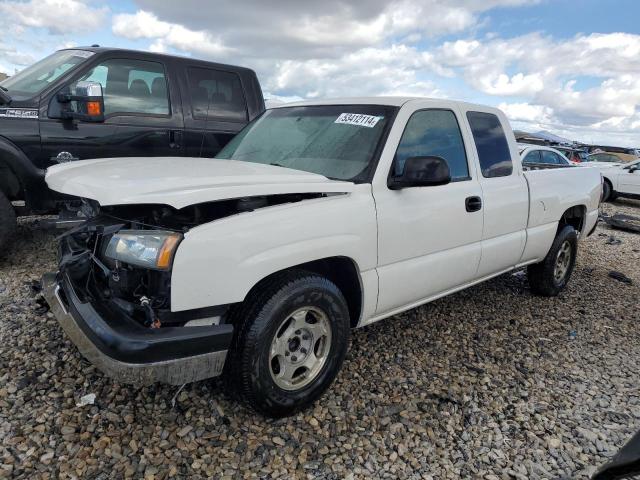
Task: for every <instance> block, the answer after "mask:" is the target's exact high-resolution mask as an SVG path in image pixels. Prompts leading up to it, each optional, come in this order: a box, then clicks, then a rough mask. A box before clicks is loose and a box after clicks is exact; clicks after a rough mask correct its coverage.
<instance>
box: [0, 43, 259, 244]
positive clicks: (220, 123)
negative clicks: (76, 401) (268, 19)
mask: <svg viewBox="0 0 640 480" xmlns="http://www.w3.org/2000/svg"><path fill="white" fill-rule="evenodd" d="M264 108H265V107H264V100H263V97H262V92H261V89H260V84H259V83H258V79H257V77H256V74H255V73H254V72H253V71H252V70H249V69H248V68H243V67H234V66H231V65H221V64H217V63H211V62H203V61H199V60H194V59H192V58H181V57H174V56H169V55H161V54H156V53H146V52H137V51H131V50H120V49H114V48H99V47H89V48H84V47H83V48H73V49H66V50H60V51H57V52H55V53H53V54H52V55H50V56H48V57H47V58H45V59H43V60H41V61H39V62H37V63H35V64H34V65H32V66H30V67H29V68H26V69H25V70H23V71H21V72H19V73H17V74H16V75H14V76H12V77H9V78H7V79H6V80H3V81H2V82H0V132H2V136H0V248H2V246H3V244H5V243H7V242H8V240H9V239H10V238H11V236H12V234H13V232H14V230H15V228H16V216H20V215H31V214H44V213H55V212H57V211H58V210H59V209H60V207H61V206H62V205H63V204H64V203H66V200H67V199H65V198H64V197H63V196H60V195H57V194H54V193H53V192H52V191H51V190H49V189H48V188H47V186H46V184H45V182H44V174H45V170H46V168H47V167H49V166H51V165H54V164H56V163H62V162H69V161H75V160H80V159H89V158H96V157H100V158H108V157H122V156H126V157H148V156H158V155H164V156H171V157H186V156H189V157H213V156H214V155H215V154H216V153H218V151H219V150H220V149H221V148H222V147H224V146H225V145H226V144H227V142H228V141H229V140H231V139H232V138H233V137H234V136H235V134H236V133H237V132H239V131H240V130H241V129H242V128H243V127H244V126H245V125H246V124H247V123H248V122H249V121H251V120H252V119H253V118H255V117H256V116H258V115H260V114H261V113H262V112H263V111H264ZM176 161H177V160H176Z"/></svg>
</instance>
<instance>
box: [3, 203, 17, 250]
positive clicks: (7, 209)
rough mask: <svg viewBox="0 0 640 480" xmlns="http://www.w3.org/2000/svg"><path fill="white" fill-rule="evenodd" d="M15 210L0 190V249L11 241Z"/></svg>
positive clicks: (14, 229)
mask: <svg viewBox="0 0 640 480" xmlns="http://www.w3.org/2000/svg"><path fill="white" fill-rule="evenodd" d="M16 228H17V223H16V212H15V210H14V209H13V205H11V202H10V201H9V199H8V198H7V197H6V196H5V194H4V193H2V192H0V251H4V249H5V247H6V246H7V245H8V244H9V242H11V240H12V239H13V237H14V235H15V233H16Z"/></svg>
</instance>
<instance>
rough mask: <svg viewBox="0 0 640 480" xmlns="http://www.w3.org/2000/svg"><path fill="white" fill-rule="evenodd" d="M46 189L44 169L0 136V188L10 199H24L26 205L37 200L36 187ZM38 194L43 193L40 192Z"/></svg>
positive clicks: (32, 203) (35, 202)
mask: <svg viewBox="0 0 640 480" xmlns="http://www.w3.org/2000/svg"><path fill="white" fill-rule="evenodd" d="M39 188H40V189H46V184H45V183H44V170H41V169H39V168H37V167H36V166H35V165H34V164H33V163H32V162H31V160H30V159H29V158H28V157H27V156H26V155H25V153H24V152H23V151H22V150H21V149H20V148H18V147H17V146H16V145H15V144H14V143H13V142H11V141H10V140H9V139H7V138H6V137H2V136H0V190H2V192H3V193H4V194H5V195H7V197H8V198H9V199H10V200H24V201H25V202H26V204H27V207H29V206H31V205H36V204H38V203H40V202H38V201H37V200H38V193H37V191H38V189H39ZM40 196H41V197H43V196H46V195H43V193H42V192H41V193H40Z"/></svg>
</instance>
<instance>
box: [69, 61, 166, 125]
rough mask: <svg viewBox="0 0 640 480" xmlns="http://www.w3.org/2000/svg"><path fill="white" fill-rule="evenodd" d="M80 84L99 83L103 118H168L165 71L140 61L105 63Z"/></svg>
mask: <svg viewBox="0 0 640 480" xmlns="http://www.w3.org/2000/svg"><path fill="white" fill-rule="evenodd" d="M79 80H88V81H93V82H98V83H100V85H102V90H103V93H104V110H105V114H106V115H109V114H112V113H144V114H152V115H153V114H156V115H168V114H169V96H168V94H167V79H166V76H165V73H164V67H163V66H162V64H160V63H156V62H147V61H143V60H127V59H113V60H106V61H104V62H102V63H100V64H99V65H97V66H96V67H94V68H93V69H91V70H90V71H89V72H88V73H87V74H85V75H83V76H82V77H81V78H80V79H79Z"/></svg>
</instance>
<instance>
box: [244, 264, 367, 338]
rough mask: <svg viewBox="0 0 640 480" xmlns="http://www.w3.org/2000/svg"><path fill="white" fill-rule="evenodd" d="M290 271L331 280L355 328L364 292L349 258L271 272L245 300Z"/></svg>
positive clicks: (355, 267)
mask: <svg viewBox="0 0 640 480" xmlns="http://www.w3.org/2000/svg"><path fill="white" fill-rule="evenodd" d="M291 270H303V271H307V272H312V273H315V274H318V275H321V276H323V277H325V278H327V279H328V280H331V281H332V282H333V283H335V284H336V286H337V287H338V288H339V289H340V291H341V292H342V294H343V295H344V298H345V300H346V301H347V306H348V307H349V321H350V323H351V327H352V328H355V327H356V326H357V325H358V322H359V321H360V317H361V316H362V308H363V299H364V292H363V286H362V279H361V277H360V270H359V268H358V264H357V263H356V261H355V260H353V259H352V258H350V257H344V256H333V257H326V258H321V259H318V260H312V261H309V262H305V263H300V264H298V265H292V266H291V267H287V268H284V269H281V270H278V271H277V272H273V273H271V274H269V275H267V276H266V277H264V278H262V279H261V280H259V281H258V282H256V284H255V285H254V286H253V287H252V288H251V289H250V290H249V293H247V295H246V297H245V300H246V298H248V297H249V296H251V295H252V294H253V293H254V292H255V291H256V290H259V289H260V288H262V286H263V285H264V284H265V283H266V282H269V280H271V279H272V278H273V277H275V276H277V275H280V274H282V273H283V272H287V271H291Z"/></svg>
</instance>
